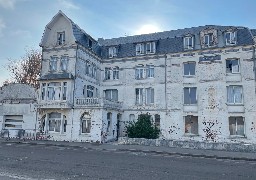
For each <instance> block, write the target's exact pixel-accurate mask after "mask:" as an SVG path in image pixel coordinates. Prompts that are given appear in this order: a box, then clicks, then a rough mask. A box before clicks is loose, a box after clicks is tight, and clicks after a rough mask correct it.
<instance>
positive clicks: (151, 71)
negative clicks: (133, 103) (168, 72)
mask: <svg viewBox="0 0 256 180" xmlns="http://www.w3.org/2000/svg"><path fill="white" fill-rule="evenodd" d="M146 73H147V78H154V77H155V67H154V66H153V65H147V67H146Z"/></svg>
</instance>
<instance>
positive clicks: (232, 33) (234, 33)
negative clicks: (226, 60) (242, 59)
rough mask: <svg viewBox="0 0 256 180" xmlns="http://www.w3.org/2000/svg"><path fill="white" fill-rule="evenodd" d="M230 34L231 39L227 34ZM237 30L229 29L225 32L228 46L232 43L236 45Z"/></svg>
mask: <svg viewBox="0 0 256 180" xmlns="http://www.w3.org/2000/svg"><path fill="white" fill-rule="evenodd" d="M228 34H229V40H228V38H227V35H228ZM236 36H237V35H236V31H227V32H225V34H224V38H225V44H226V45H227V46H231V45H236Z"/></svg>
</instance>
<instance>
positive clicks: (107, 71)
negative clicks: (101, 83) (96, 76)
mask: <svg viewBox="0 0 256 180" xmlns="http://www.w3.org/2000/svg"><path fill="white" fill-rule="evenodd" d="M110 74H111V73H110V68H105V80H109V79H110Z"/></svg>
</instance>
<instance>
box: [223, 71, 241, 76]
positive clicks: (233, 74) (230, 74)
mask: <svg viewBox="0 0 256 180" xmlns="http://www.w3.org/2000/svg"><path fill="white" fill-rule="evenodd" d="M226 74H227V76H237V75H241V73H240V72H237V73H226Z"/></svg>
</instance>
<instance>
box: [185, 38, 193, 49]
mask: <svg viewBox="0 0 256 180" xmlns="http://www.w3.org/2000/svg"><path fill="white" fill-rule="evenodd" d="M193 48H194V37H193V36H188V37H184V49H193Z"/></svg>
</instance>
